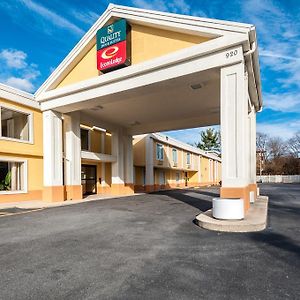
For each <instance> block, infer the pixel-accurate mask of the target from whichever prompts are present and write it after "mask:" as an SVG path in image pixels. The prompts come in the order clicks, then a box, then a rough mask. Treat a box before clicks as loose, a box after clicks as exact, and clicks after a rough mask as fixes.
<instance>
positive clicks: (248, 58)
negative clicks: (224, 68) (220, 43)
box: [244, 41, 262, 112]
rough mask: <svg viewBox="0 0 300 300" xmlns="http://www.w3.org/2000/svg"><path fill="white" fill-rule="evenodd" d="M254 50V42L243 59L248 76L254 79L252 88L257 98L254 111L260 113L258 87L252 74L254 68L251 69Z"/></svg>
mask: <svg viewBox="0 0 300 300" xmlns="http://www.w3.org/2000/svg"><path fill="white" fill-rule="evenodd" d="M256 50H257V45H256V42H255V41H254V42H252V43H251V46H250V50H249V51H247V52H245V53H244V57H245V62H246V67H247V71H248V74H251V76H252V77H253V79H254V87H255V91H256V96H257V100H258V103H257V105H256V109H257V111H258V112H260V111H261V110H262V105H261V101H260V100H261V99H260V93H259V90H258V86H257V78H256V76H255V73H254V68H253V61H254V59H253V56H252V55H253V54H254V53H255V52H256Z"/></svg>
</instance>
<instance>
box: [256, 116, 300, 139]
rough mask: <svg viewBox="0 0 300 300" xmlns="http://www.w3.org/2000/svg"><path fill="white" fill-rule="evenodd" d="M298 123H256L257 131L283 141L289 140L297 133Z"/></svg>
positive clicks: (299, 123) (299, 124)
mask: <svg viewBox="0 0 300 300" xmlns="http://www.w3.org/2000/svg"><path fill="white" fill-rule="evenodd" d="M299 126H300V122H299V121H298V122H297V121H295V122H285V123H265V122H263V123H258V124H257V131H258V132H263V133H266V134H268V135H270V136H272V137H281V138H282V139H284V140H287V139H289V138H291V137H292V136H293V135H294V134H295V133H296V132H297V131H299Z"/></svg>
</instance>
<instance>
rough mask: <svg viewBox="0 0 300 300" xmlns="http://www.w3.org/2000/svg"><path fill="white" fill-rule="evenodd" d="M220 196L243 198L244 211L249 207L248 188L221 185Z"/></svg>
mask: <svg viewBox="0 0 300 300" xmlns="http://www.w3.org/2000/svg"><path fill="white" fill-rule="evenodd" d="M220 197H221V198H230V199H239V198H241V199H244V211H245V212H247V211H248V209H249V207H250V189H249V186H245V187H221V189H220Z"/></svg>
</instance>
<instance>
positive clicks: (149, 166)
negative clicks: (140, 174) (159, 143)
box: [145, 135, 154, 186]
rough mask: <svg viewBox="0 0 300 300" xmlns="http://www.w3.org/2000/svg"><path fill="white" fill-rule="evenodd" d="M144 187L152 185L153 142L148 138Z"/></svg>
mask: <svg viewBox="0 0 300 300" xmlns="http://www.w3.org/2000/svg"><path fill="white" fill-rule="evenodd" d="M145 145H146V146H145V148H146V149H145V151H146V164H145V165H146V180H145V181H146V186H153V185H154V169H153V140H152V138H151V137H150V136H148V135H147V136H146V142H145Z"/></svg>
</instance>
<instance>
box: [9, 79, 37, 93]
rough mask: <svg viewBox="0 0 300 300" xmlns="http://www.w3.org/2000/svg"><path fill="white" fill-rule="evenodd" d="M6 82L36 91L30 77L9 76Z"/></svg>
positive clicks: (18, 87)
mask: <svg viewBox="0 0 300 300" xmlns="http://www.w3.org/2000/svg"><path fill="white" fill-rule="evenodd" d="M4 83H5V84H7V85H9V86H12V87H15V88H17V89H20V90H22V91H25V92H33V91H34V85H33V83H32V82H31V81H30V79H25V78H17V77H9V78H8V79H7V80H6V81H4Z"/></svg>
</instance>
